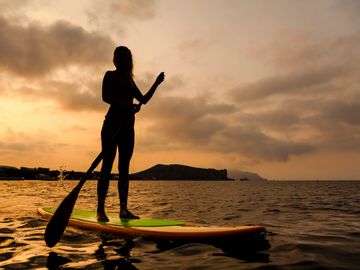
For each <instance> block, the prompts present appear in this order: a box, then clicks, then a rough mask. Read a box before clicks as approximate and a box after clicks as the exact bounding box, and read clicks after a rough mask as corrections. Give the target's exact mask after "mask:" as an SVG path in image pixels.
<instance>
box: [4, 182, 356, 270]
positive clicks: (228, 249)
mask: <svg viewBox="0 0 360 270" xmlns="http://www.w3.org/2000/svg"><path fill="white" fill-rule="evenodd" d="M76 183H77V182H75V181H0V190H1V199H0V203H1V206H0V269H360V268H359V267H360V182H355V181H354V182H346V181H331V182H330V181H328V182H321V181H317V182H315V181H314V182H306V181H296V182H292V181H291V182H290V181H287V182H280V181H269V182H265V183H256V182H254V183H252V182H240V181H234V182H194V181H183V182H178V181H168V182H160V181H150V182H147V181H133V182H131V190H130V198H129V200H130V201H129V208H130V209H131V210H133V212H134V213H136V214H139V215H142V216H145V217H158V218H171V219H181V220H186V221H190V222H193V223H200V224H207V225H229V226H232V225H249V224H257V225H263V226H265V227H266V228H267V230H268V232H267V235H266V238H265V239H260V240H259V243H256V244H255V245H254V246H251V245H249V243H231V244H229V245H227V244H226V243H225V244H222V245H218V244H214V243H196V242H187V243H174V242H168V243H165V242H163V243H160V242H155V241H152V240H148V239H143V238H135V239H123V238H120V237H116V236H112V235H102V234H98V233H95V232H87V231H80V230H75V229H69V230H67V231H66V232H65V234H64V236H63V238H62V239H61V241H60V242H59V243H58V244H57V245H56V246H55V247H54V248H48V247H46V245H45V243H44V240H43V233H44V229H45V226H46V221H45V220H43V219H42V218H40V217H39V216H38V215H37V214H36V209H37V208H38V207H45V206H50V207H51V206H56V205H58V204H59V203H60V202H61V201H62V199H63V198H64V197H65V196H66V195H67V194H68V192H70V191H71V190H72V188H73V187H74V186H75V185H76ZM77 207H79V208H84V209H85V208H86V209H95V207H96V182H95V181H88V182H87V183H86V184H85V186H84V187H83V189H82V192H81V193H80V196H79V198H78V201H77ZM118 207H119V203H118V197H117V191H116V182H112V183H111V186H110V192H109V194H108V199H107V209H108V211H114V212H116V211H118Z"/></svg>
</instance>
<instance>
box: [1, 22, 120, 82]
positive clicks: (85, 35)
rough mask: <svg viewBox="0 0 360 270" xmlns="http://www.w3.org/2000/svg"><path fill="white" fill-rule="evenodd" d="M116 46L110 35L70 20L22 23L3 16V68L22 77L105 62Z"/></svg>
mask: <svg viewBox="0 0 360 270" xmlns="http://www.w3.org/2000/svg"><path fill="white" fill-rule="evenodd" d="M113 48H114V43H113V42H112V40H111V39H110V38H109V37H107V36H105V35H103V34H100V33H95V32H88V31H86V30H84V29H83V28H82V27H79V26H76V25H74V24H71V23H69V22H66V21H58V22H56V23H54V24H52V25H50V26H42V25H40V24H38V23H30V24H28V25H20V24H13V23H11V22H9V21H8V20H7V19H5V18H3V17H0V67H1V68H2V69H3V70H6V71H8V72H12V73H13V74H16V75H19V76H24V77H36V76H43V75H46V74H49V73H51V72H52V71H54V70H55V69H58V68H66V67H68V66H71V65H77V66H96V65H104V64H105V61H107V60H108V57H105V56H107V55H109V52H110V51H112V50H113Z"/></svg>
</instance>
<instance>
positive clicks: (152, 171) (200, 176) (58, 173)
mask: <svg viewBox="0 0 360 270" xmlns="http://www.w3.org/2000/svg"><path fill="white" fill-rule="evenodd" d="M83 174H84V172H81V171H68V170H64V169H60V170H50V169H49V168H41V167H38V168H27V167H21V168H20V169H19V168H16V167H14V166H4V165H0V180H25V179H26V180H78V179H80V178H81V176H83ZM99 176H100V173H99V172H98V171H94V172H93V173H92V176H91V179H95V180H96V179H98V178H99ZM118 178H119V175H118V174H112V179H118ZM130 179H132V180H196V181H233V180H241V181H265V180H266V179H264V178H262V177H261V176H259V175H258V174H256V173H251V172H242V171H233V172H232V173H231V177H229V176H228V171H227V170H226V169H220V170H219V169H212V168H208V169H204V168H196V167H191V166H186V165H180V164H170V165H164V164H157V165H155V166H153V167H151V168H149V169H146V170H144V171H140V172H137V173H132V174H130Z"/></svg>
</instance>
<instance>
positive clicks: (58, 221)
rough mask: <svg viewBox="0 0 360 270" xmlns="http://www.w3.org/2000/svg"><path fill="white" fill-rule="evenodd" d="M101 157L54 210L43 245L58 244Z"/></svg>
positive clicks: (113, 138) (96, 159)
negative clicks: (80, 194) (84, 186)
mask: <svg viewBox="0 0 360 270" xmlns="http://www.w3.org/2000/svg"><path fill="white" fill-rule="evenodd" d="M141 105H142V104H141V103H140V104H139V105H138V106H139V108H138V110H137V111H135V112H134V114H135V113H137V112H138V111H139V110H140V108H141ZM121 128H122V127H119V128H118V130H117V131H116V132H115V134H114V135H113V136H112V140H115V139H116V138H117V136H118V134H119V132H120V130H121ZM102 158H103V155H102V152H100V154H99V155H98V156H97V157H96V158H95V160H94V161H93V162H92V164H91V166H90V167H89V169H88V170H87V171H86V173H85V174H84V175H83V176H82V177H81V178H80V181H79V183H78V184H77V185H76V186H75V187H74V189H73V190H72V191H71V192H70V193H69V194H68V195H67V196H66V197H65V199H64V200H63V201H62V202H61V204H60V205H59V206H58V208H57V209H56V211H55V213H54V215H53V216H52V217H51V219H50V221H49V223H48V224H47V226H46V229H45V235H44V238H45V243H46V245H47V246H48V247H53V246H55V245H56V244H57V242H59V240H60V238H61V236H62V235H63V233H64V231H65V228H66V226H67V225H68V223H69V219H70V216H71V213H72V210H73V209H74V206H75V202H76V199H77V197H78V195H79V193H80V190H81V188H82V186H83V185H84V184H85V182H86V180H87V179H89V177H90V176H91V173H92V172H93V170H95V168H96V167H97V166H98V165H99V163H100V161H101V160H102Z"/></svg>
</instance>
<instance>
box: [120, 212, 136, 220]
mask: <svg viewBox="0 0 360 270" xmlns="http://www.w3.org/2000/svg"><path fill="white" fill-rule="evenodd" d="M120 219H140V217H139V216H135V215H134V214H133V213H131V212H130V211H129V210H120Z"/></svg>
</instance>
